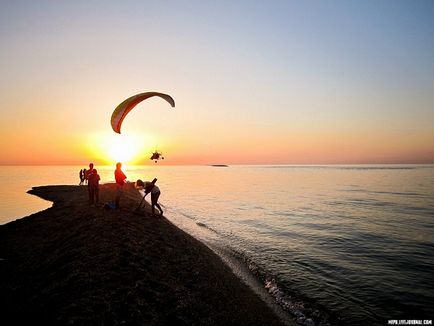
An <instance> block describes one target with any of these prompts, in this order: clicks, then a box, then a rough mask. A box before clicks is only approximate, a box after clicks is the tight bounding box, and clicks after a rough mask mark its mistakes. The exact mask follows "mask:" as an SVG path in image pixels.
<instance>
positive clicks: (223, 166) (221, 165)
mask: <svg viewBox="0 0 434 326" xmlns="http://www.w3.org/2000/svg"><path fill="white" fill-rule="evenodd" d="M211 166H213V167H215V168H227V167H229V166H228V165H226V164H211Z"/></svg>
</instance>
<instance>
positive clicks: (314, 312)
mask: <svg viewBox="0 0 434 326" xmlns="http://www.w3.org/2000/svg"><path fill="white" fill-rule="evenodd" d="M234 254H235V255H236V256H237V257H238V258H239V259H240V260H242V261H244V263H245V264H246V265H247V267H248V269H249V270H250V272H251V273H252V274H253V275H254V276H255V277H256V278H257V279H259V280H260V282H261V283H262V285H263V287H264V288H265V289H266V290H267V292H268V294H269V295H271V296H272V297H273V299H274V301H275V302H276V303H277V304H278V305H279V306H280V307H281V308H282V309H283V310H284V311H286V312H288V313H289V314H290V315H292V316H293V317H294V319H295V320H296V322H297V324H298V325H306V326H312V325H330V324H333V325H334V324H339V318H338V317H337V316H336V315H335V314H333V313H331V312H329V311H328V310H327V309H326V308H325V307H323V306H321V305H319V304H317V303H315V302H314V301H313V300H311V299H308V298H305V297H303V296H302V295H300V294H298V293H295V292H293V291H290V290H289V289H286V288H283V287H281V286H280V285H279V281H278V280H277V278H275V277H273V276H272V275H270V274H268V273H267V272H265V270H264V269H263V268H261V267H260V266H259V265H258V264H256V263H255V262H254V261H253V260H252V259H250V258H249V257H248V256H247V255H245V254H243V253H240V252H235V253H234Z"/></svg>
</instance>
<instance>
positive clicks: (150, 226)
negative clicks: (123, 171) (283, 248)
mask: <svg viewBox="0 0 434 326" xmlns="http://www.w3.org/2000/svg"><path fill="white" fill-rule="evenodd" d="M127 187H128V189H127V191H126V192H125V195H124V197H123V198H122V202H121V204H122V208H121V209H120V210H106V209H104V208H103V207H102V205H100V206H99V207H94V206H89V205H88V201H87V187H86V186H44V187H35V188H33V189H32V190H31V191H30V193H32V194H34V195H37V196H39V197H41V198H43V199H46V200H49V201H52V202H53V207H51V208H49V209H46V210H44V211H42V212H38V213H35V214H33V215H30V216H28V217H25V218H22V219H19V220H16V221H14V222H10V223H8V224H5V225H2V226H0V312H1V313H0V318H1V320H0V324H1V325H24V324H27V325H36V324H39V325H281V322H280V320H279V319H278V318H277V317H276V316H275V315H274V313H273V312H272V310H271V309H270V308H269V307H268V306H267V305H266V304H264V303H263V302H262V301H261V299H259V297H258V296H257V295H256V294H254V292H253V291H252V290H251V289H250V288H249V287H248V286H246V285H245V284H244V283H242V282H241V281H240V280H239V279H238V278H237V277H236V276H235V275H234V274H233V273H232V272H231V270H230V269H229V268H228V267H227V266H226V265H225V264H224V263H223V262H222V260H221V259H220V258H219V257H218V256H217V255H216V254H215V253H214V252H212V251H211V250H210V249H209V248H208V247H206V246H205V245H204V244H202V243H201V242H199V241H197V240H196V239H194V238H193V237H191V236H190V235H188V234H187V233H185V232H183V231H182V230H180V229H178V228H177V227H175V226H174V225H173V224H172V223H170V222H169V221H168V220H167V219H165V218H156V217H152V216H151V215H150V214H149V211H145V212H144V213H142V214H134V212H133V210H134V208H135V207H136V206H137V203H138V201H139V200H140V194H139V193H138V192H137V191H136V190H135V189H134V188H133V186H132V185H131V184H129V185H128V186H127ZM114 196H115V186H114V184H104V185H101V186H100V200H101V203H105V202H107V201H111V200H113V199H114Z"/></svg>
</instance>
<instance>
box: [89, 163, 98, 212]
mask: <svg viewBox="0 0 434 326" xmlns="http://www.w3.org/2000/svg"><path fill="white" fill-rule="evenodd" d="M99 180H101V178H100V176H99V174H98V171H97V170H96V169H93V171H92V174H91V175H89V180H88V181H89V205H92V204H95V206H97V205H98V204H99Z"/></svg>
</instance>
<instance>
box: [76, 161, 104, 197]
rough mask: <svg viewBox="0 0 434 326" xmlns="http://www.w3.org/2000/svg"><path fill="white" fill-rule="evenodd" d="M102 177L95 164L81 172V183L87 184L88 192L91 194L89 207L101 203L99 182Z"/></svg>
mask: <svg viewBox="0 0 434 326" xmlns="http://www.w3.org/2000/svg"><path fill="white" fill-rule="evenodd" d="M100 180H101V177H100V176H99V174H98V171H97V169H95V168H94V166H93V163H90V164H89V169H88V170H86V169H82V170H80V183H79V185H82V184H87V190H88V193H89V205H93V204H95V205H98V203H99V181H100Z"/></svg>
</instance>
